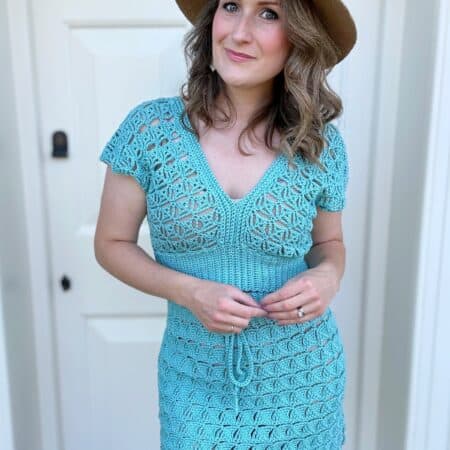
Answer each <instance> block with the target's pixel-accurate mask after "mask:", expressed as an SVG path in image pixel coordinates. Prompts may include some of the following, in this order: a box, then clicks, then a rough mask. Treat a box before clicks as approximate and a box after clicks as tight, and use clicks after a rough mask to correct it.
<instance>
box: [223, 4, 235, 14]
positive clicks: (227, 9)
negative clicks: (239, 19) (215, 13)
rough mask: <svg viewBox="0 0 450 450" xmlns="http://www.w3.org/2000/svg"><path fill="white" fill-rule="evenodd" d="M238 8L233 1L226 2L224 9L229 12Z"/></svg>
mask: <svg viewBox="0 0 450 450" xmlns="http://www.w3.org/2000/svg"><path fill="white" fill-rule="evenodd" d="M236 8H237V6H236V3H233V2H226V3H224V4H223V9H224V10H225V11H228V12H234V11H236Z"/></svg>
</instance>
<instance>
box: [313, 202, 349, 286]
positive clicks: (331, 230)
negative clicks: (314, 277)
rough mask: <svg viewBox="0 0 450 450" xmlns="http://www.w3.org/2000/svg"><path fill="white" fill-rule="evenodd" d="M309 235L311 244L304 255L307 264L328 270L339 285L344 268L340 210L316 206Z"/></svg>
mask: <svg viewBox="0 0 450 450" xmlns="http://www.w3.org/2000/svg"><path fill="white" fill-rule="evenodd" d="M311 236H312V239H313V246H312V247H311V249H310V251H309V252H308V253H307V254H306V255H305V260H306V262H307V264H308V266H309V267H310V268H313V267H315V268H320V269H323V270H326V271H328V272H329V273H330V275H331V276H332V277H333V278H334V279H335V281H336V284H337V286H339V285H340V281H341V279H342V277H343V275H344V270H345V246H344V242H343V232H342V212H341V211H338V212H329V211H325V210H323V209H321V208H317V216H316V218H315V219H314V222H313V229H312V233H311Z"/></svg>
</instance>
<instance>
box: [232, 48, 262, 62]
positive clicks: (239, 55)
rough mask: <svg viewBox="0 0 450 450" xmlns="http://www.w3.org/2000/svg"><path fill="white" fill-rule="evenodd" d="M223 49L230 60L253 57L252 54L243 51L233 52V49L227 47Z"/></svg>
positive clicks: (244, 59) (246, 59) (243, 59)
mask: <svg viewBox="0 0 450 450" xmlns="http://www.w3.org/2000/svg"><path fill="white" fill-rule="evenodd" d="M225 51H226V52H227V55H228V57H229V58H230V59H231V60H232V61H248V60H251V59H255V57H254V56H250V55H247V54H245V53H238V52H234V51H233V50H230V49H228V48H226V49H225Z"/></svg>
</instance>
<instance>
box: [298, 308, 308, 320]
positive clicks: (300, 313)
mask: <svg viewBox="0 0 450 450" xmlns="http://www.w3.org/2000/svg"><path fill="white" fill-rule="evenodd" d="M305 314H306V313H305V311H304V310H303V306H300V308H297V316H298V317H300V319H301V318H302V317H303V316H304V315H305Z"/></svg>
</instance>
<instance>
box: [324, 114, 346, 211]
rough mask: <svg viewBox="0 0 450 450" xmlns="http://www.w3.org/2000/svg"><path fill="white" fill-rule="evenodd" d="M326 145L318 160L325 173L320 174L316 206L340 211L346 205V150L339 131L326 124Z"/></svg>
mask: <svg viewBox="0 0 450 450" xmlns="http://www.w3.org/2000/svg"><path fill="white" fill-rule="evenodd" d="M326 136H327V140H328V143H329V145H326V146H325V148H324V150H323V152H322V154H321V155H320V160H321V162H322V164H323V165H324V166H325V169H326V172H325V173H323V172H322V176H323V186H322V190H321V192H320V193H319V195H318V197H317V199H316V206H319V207H320V208H322V209H324V210H326V211H330V212H336V211H342V210H343V209H344V207H345V204H346V190H347V185H348V180H349V163H348V155H347V148H346V145H345V142H344V139H343V138H342V135H341V133H340V132H339V129H338V128H337V127H336V126H335V125H333V124H331V123H328V124H327V125H326Z"/></svg>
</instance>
